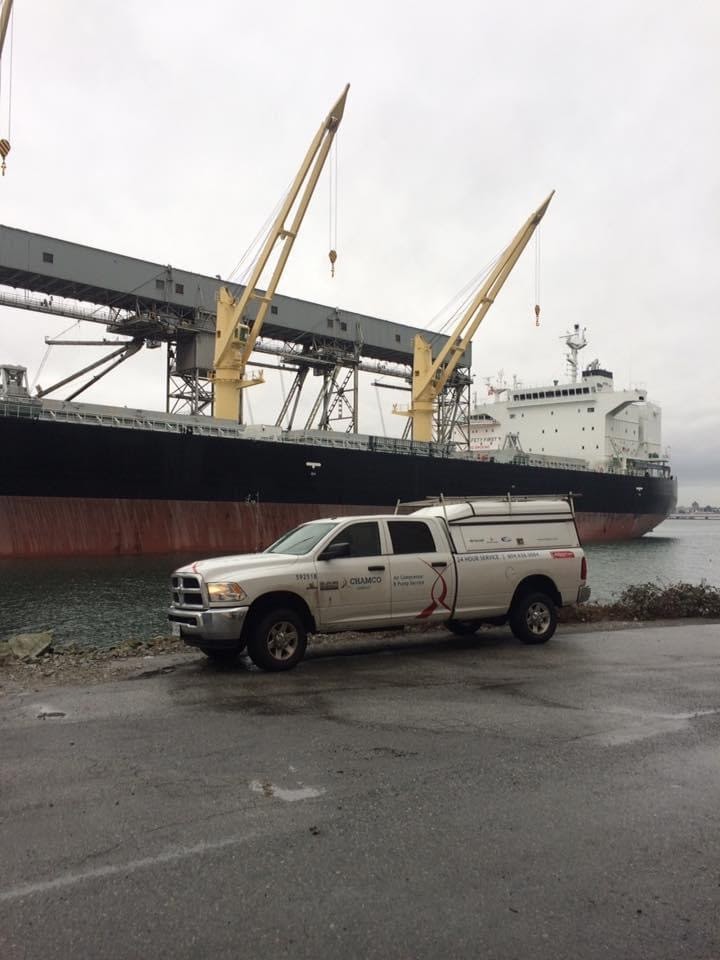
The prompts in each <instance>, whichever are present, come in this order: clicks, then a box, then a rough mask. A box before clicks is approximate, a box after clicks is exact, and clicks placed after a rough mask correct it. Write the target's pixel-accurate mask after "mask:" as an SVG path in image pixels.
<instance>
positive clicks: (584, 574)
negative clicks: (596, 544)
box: [580, 557, 587, 580]
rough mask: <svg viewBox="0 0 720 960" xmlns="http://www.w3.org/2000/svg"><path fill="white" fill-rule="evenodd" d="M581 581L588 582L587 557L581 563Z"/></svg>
mask: <svg viewBox="0 0 720 960" xmlns="http://www.w3.org/2000/svg"><path fill="white" fill-rule="evenodd" d="M580 579H581V580H587V557H583V558H582V561H581V563H580Z"/></svg>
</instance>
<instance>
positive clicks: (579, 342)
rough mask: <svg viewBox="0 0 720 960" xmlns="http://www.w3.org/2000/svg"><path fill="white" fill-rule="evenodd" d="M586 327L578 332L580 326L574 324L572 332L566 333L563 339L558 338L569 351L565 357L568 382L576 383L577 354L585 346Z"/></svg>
mask: <svg viewBox="0 0 720 960" xmlns="http://www.w3.org/2000/svg"><path fill="white" fill-rule="evenodd" d="M586 330H587V327H583V328H582V332H581V330H580V324H579V323H576V324H574V325H573V332H572V333H570V332H568V333H566V334H565V336H564V337H560V339H561V340H564V341H565V344H566V346H567V348H568V350H569V351H570V352H569V353H568V354H567V356H566V358H565V359H566V360H567V365H568V371H569V373H570V378H571V379H570V382H571V383H577V382H578V353H580V351H581V350H582V348H583V347H586V346H587V338H586V337H585V331H586Z"/></svg>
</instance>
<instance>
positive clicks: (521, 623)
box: [508, 593, 557, 643]
mask: <svg viewBox="0 0 720 960" xmlns="http://www.w3.org/2000/svg"><path fill="white" fill-rule="evenodd" d="M508 619H509V621H510V629H511V630H512V632H513V633H514V634H515V636H516V637H517V638H518V640H522V642H523V643H547V641H548V640H549V639H550V637H552V635H553V634H554V633H555V628H556V627H557V611H556V610H555V604H554V603H553V602H552V600H551V599H550V597H548V596H547V594H545V593H525V594H522V595H521V596H519V597H518V598H517V599H516V600H515V602H514V603H513V605H512V609H511V610H510V616H509V618H508Z"/></svg>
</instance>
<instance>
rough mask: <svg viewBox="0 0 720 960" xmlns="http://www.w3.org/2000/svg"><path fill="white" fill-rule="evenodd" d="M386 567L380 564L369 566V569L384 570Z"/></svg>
mask: <svg viewBox="0 0 720 960" xmlns="http://www.w3.org/2000/svg"><path fill="white" fill-rule="evenodd" d="M384 569H385V567H383V566H379V567H368V570H384Z"/></svg>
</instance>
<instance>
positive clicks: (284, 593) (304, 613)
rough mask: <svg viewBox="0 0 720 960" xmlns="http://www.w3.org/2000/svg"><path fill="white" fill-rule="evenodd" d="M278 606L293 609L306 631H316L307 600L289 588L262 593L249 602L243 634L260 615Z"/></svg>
mask: <svg viewBox="0 0 720 960" xmlns="http://www.w3.org/2000/svg"><path fill="white" fill-rule="evenodd" d="M279 608H282V609H284V610H294V611H295V612H296V613H297V614H298V616H299V617H300V619H301V620H302V622H303V626H304V627H305V629H306V630H307V632H308V633H315V632H316V631H317V626H316V624H315V617H314V616H313V614H312V611H311V610H310V607H309V606H308V605H307V602H306V601H305V600H304V599H303V598H302V597H300V596H298V595H297V594H296V593H292V591H289V590H272V591H269V592H268V593H263V594H262V595H261V596H259V597H257V599H255V600H253V602H252V603H251V604H250V609H249V610H248V615H247V617H246V618H245V624H244V626H243V636H245V635H246V631H247V630H249V629H252V625H253V624H255V623H257V621H258V620H259V618H260V617H262V616H263V615H264V614H266V613H267V612H268V611H270V610H273V609H279Z"/></svg>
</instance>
